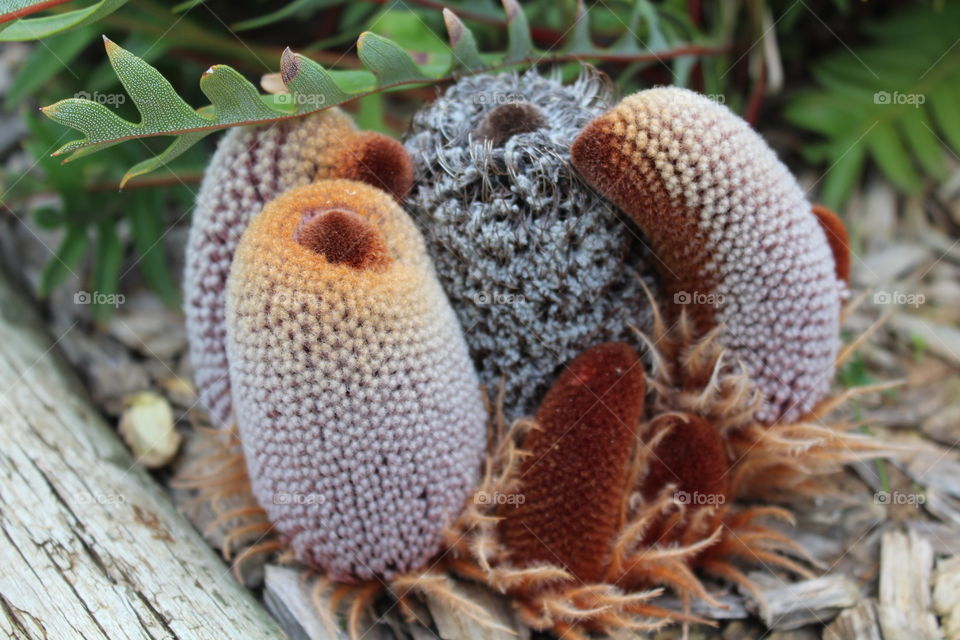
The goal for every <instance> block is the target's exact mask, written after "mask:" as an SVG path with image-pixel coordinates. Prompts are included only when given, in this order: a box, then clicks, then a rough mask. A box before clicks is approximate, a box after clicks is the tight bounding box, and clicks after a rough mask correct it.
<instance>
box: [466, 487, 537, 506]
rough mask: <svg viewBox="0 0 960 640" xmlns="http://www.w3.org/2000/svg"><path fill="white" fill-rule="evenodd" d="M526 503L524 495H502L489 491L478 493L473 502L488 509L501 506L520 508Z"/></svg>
mask: <svg viewBox="0 0 960 640" xmlns="http://www.w3.org/2000/svg"><path fill="white" fill-rule="evenodd" d="M526 501H527V497H526V496H525V495H523V494H522V493H500V492H499V491H495V492H493V493H490V492H489V491H478V492H477V493H476V494H474V496H473V502H474V503H475V504H478V505H484V506H488V507H489V506H500V505H510V506H513V507H518V506H520V505H522V504H524V503H525V502H526Z"/></svg>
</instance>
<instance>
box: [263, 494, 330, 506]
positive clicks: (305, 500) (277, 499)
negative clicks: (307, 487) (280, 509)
mask: <svg viewBox="0 0 960 640" xmlns="http://www.w3.org/2000/svg"><path fill="white" fill-rule="evenodd" d="M326 502H327V496H325V495H323V494H322V493H297V492H288V491H278V492H276V493H274V494H273V504H277V505H315V504H325V503H326Z"/></svg>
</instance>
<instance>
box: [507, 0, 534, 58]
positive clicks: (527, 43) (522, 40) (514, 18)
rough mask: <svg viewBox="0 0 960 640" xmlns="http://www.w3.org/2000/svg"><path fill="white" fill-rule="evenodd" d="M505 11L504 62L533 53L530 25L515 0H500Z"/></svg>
mask: <svg viewBox="0 0 960 640" xmlns="http://www.w3.org/2000/svg"><path fill="white" fill-rule="evenodd" d="M502 1H503V10H504V11H506V12H507V55H506V56H505V57H504V62H515V61H517V60H523V59H524V58H526V57H528V56H529V55H530V54H532V53H533V40H532V39H531V38H530V25H529V24H528V23H527V16H526V15H525V14H524V13H523V9H521V8H520V4H519V3H518V2H517V0H502Z"/></svg>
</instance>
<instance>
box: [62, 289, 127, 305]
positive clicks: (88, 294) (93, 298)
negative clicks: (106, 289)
mask: <svg viewBox="0 0 960 640" xmlns="http://www.w3.org/2000/svg"><path fill="white" fill-rule="evenodd" d="M126 301H127V297H126V296H125V295H123V294H122V293H101V292H100V291H77V292H76V293H74V294H73V304H81V305H88V304H96V305H103V306H110V307H113V308H114V309H116V308H117V307H119V306H120V305H122V304H123V303H124V302H126Z"/></svg>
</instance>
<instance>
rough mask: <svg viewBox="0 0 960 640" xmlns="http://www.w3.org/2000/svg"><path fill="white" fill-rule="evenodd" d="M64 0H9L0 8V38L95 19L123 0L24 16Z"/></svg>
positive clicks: (50, 31)
mask: <svg viewBox="0 0 960 640" xmlns="http://www.w3.org/2000/svg"><path fill="white" fill-rule="evenodd" d="M64 2H66V0H11V1H10V2H8V3H6V5H7V6H4V7H3V9H2V10H0V42H23V41H26V40H38V39H40V38H46V37H47V36H52V35H56V34H58V33H63V32H65V31H69V30H71V29H76V28H77V27H82V26H84V25H87V24H91V23H93V22H96V21H97V20H99V19H100V18H102V17H104V16H106V15H108V14H111V13H113V12H114V11H116V10H117V9H119V8H120V7H121V6H123V5H124V4H126V3H127V0H100V2H95V3H94V4H92V5H90V6H88V7H84V8H83V9H75V10H73V11H66V12H64V13H55V14H53V15H50V16H41V17H35V18H28V17H25V16H29V15H32V14H34V13H37V12H38V11H42V10H44V9H48V8H50V7H52V6H55V5H58V4H64Z"/></svg>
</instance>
